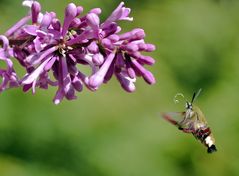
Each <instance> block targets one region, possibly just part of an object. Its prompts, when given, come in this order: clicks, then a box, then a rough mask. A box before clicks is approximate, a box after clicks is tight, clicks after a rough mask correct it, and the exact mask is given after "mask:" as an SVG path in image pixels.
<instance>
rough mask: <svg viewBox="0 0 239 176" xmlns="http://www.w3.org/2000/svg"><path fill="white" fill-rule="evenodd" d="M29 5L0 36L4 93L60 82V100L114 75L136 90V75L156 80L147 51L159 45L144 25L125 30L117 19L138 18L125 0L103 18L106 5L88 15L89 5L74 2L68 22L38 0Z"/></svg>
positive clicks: (56, 99)
mask: <svg viewBox="0 0 239 176" xmlns="http://www.w3.org/2000/svg"><path fill="white" fill-rule="evenodd" d="M23 5H25V6H28V7H29V8H30V10H29V13H28V15H26V16H25V17H23V18H22V19H21V20H19V21H18V22H17V23H16V24H15V25H14V26H12V27H11V28H10V29H9V30H8V31H6V33H5V35H0V44H1V48H0V60H2V61H3V62H5V63H6V68H4V69H2V68H0V77H1V79H2V82H1V84H0V92H1V91H3V90H6V89H8V88H12V87H23V91H28V90H30V89H31V90H32V92H33V93H35V91H36V87H39V88H43V89H47V88H48V87H49V86H57V87H58V90H57V92H56V94H55V97H54V103H55V104H58V103H60V102H61V101H62V99H63V98H66V99H68V100H72V99H75V98H76V91H78V92H81V91H82V89H83V85H84V86H85V87H87V88H88V89H89V90H92V91H95V90H97V89H98V88H99V87H100V86H101V85H102V84H103V83H107V82H108V81H109V80H110V79H111V78H112V76H113V75H115V77H116V78H117V79H118V81H119V82H120V84H121V86H122V88H123V89H125V90H126V91H128V92H133V91H134V90H135V84H134V83H135V81H136V77H139V76H142V77H143V79H144V80H145V81H146V82H147V83H148V84H154V83H155V78H154V76H153V74H152V73H151V72H150V71H148V70H147V69H145V68H144V65H153V64H154V62H155V61H154V59H153V58H152V57H150V56H144V55H142V54H141V52H151V51H154V50H155V46H154V45H152V44H148V43H145V41H144V38H145V33H144V30H143V29H139V28H136V29H133V30H132V31H130V32H126V33H122V34H120V31H121V28H120V26H119V25H118V24H117V22H118V21H121V20H126V21H132V20H133V18H131V17H129V14H130V9H129V8H126V7H125V6H124V3H123V2H121V3H120V4H119V6H118V7H117V8H116V9H115V10H114V11H113V12H112V14H111V15H110V16H109V17H108V18H107V19H106V20H105V21H104V22H103V23H101V22H100V18H99V15H100V14H101V9H100V8H94V9H92V10H90V11H89V12H88V13H86V15H84V16H83V15H82V12H83V7H81V6H76V5H75V4H73V3H70V4H68V6H67V7H66V9H65V17H64V21H63V24H62V23H61V22H60V20H59V19H58V18H57V16H56V13H54V12H46V13H42V12H41V5H40V3H39V2H37V1H31V0H25V1H24V2H23ZM12 59H16V60H17V61H18V63H19V64H20V66H21V67H23V68H24V70H26V74H25V75H24V76H23V78H19V77H18V76H17V74H16V72H15V70H14V68H13V62H12ZM79 65H85V66H87V67H89V68H90V70H91V74H90V75H87V74H85V73H83V71H82V70H80V69H79Z"/></svg>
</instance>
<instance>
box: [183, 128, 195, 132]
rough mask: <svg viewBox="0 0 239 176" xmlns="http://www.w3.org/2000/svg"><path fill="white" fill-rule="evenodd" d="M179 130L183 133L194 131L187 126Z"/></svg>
mask: <svg viewBox="0 0 239 176" xmlns="http://www.w3.org/2000/svg"><path fill="white" fill-rule="evenodd" d="M180 130H182V131H183V132H184V133H192V132H194V130H192V129H189V128H181V129H180Z"/></svg>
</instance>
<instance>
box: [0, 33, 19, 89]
mask: <svg viewBox="0 0 239 176" xmlns="http://www.w3.org/2000/svg"><path fill="white" fill-rule="evenodd" d="M0 40H1V41H2V43H3V48H0V60H1V61H3V62H5V64H6V66H7V68H6V69H2V68H0V76H1V78H2V82H1V84H0V92H2V91H3V90H5V89H7V88H12V87H16V86H18V78H17V75H16V73H15V71H14V69H13V63H12V61H11V59H10V57H12V49H10V48H9V41H8V39H7V38H6V37H5V36H3V35H0Z"/></svg>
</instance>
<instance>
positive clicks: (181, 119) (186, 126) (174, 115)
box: [162, 112, 195, 133]
mask: <svg viewBox="0 0 239 176" xmlns="http://www.w3.org/2000/svg"><path fill="white" fill-rule="evenodd" d="M162 116H163V118H164V119H165V120H167V121H168V122H170V123H171V124H173V125H175V126H177V127H178V129H179V130H182V131H183V132H184V133H192V132H194V131H195V129H194V123H193V122H192V121H191V120H189V119H185V112H169V113H163V114H162Z"/></svg>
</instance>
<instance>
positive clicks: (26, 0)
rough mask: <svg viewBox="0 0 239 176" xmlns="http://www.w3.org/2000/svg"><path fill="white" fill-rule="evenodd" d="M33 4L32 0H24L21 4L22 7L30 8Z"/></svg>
mask: <svg viewBox="0 0 239 176" xmlns="http://www.w3.org/2000/svg"><path fill="white" fill-rule="evenodd" d="M33 2H34V1H33V0H25V1H23V2H22V5H23V6H26V7H31V6H32V4H33Z"/></svg>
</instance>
